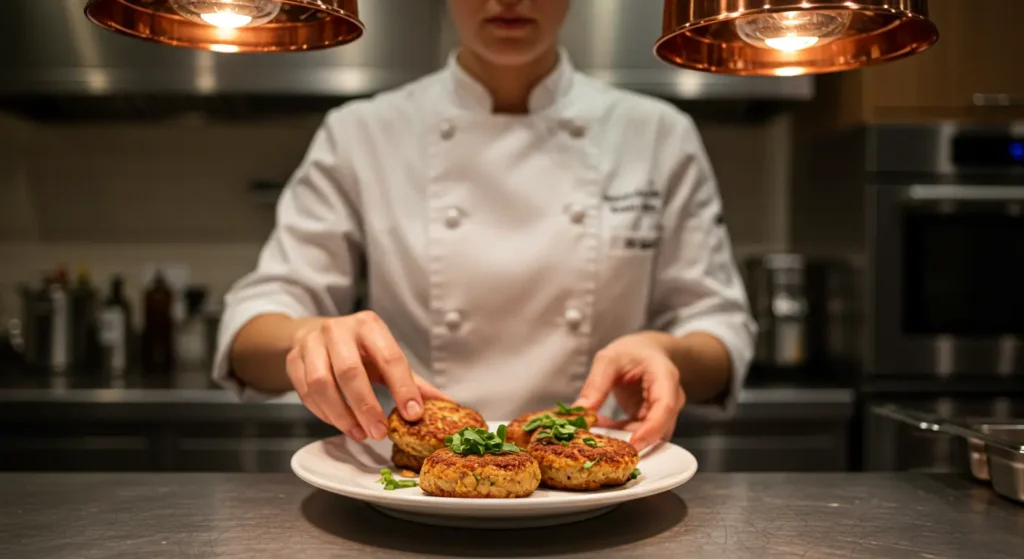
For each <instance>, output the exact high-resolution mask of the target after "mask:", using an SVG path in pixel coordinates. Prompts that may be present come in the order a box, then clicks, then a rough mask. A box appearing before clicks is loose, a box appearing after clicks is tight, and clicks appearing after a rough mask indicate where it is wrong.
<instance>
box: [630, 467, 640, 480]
mask: <svg viewBox="0 0 1024 559" xmlns="http://www.w3.org/2000/svg"><path fill="white" fill-rule="evenodd" d="M638 477H640V468H633V473H631V474H629V479H636V478H638Z"/></svg>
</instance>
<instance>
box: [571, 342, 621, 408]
mask: <svg viewBox="0 0 1024 559" xmlns="http://www.w3.org/2000/svg"><path fill="white" fill-rule="evenodd" d="M618 373H619V371H618V367H617V364H616V360H615V358H614V357H613V356H611V355H609V354H607V353H603V352H598V353H597V355H595V356H594V364H593V365H592V366H591V367H590V374H589V375H587V380H586V382H584V383H583V388H582V389H580V395H579V397H578V398H576V401H575V402H574V403H573V405H572V407H576V406H583V407H585V408H587V409H591V410H597V409H599V408H600V407H601V406H603V405H604V402H605V400H607V399H608V395H609V394H611V392H612V389H613V388H615V382H616V378H617V377H618Z"/></svg>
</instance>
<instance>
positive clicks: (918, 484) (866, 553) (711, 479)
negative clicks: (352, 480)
mask: <svg viewBox="0 0 1024 559" xmlns="http://www.w3.org/2000/svg"><path fill="white" fill-rule="evenodd" d="M0 495H3V496H4V498H3V499H2V501H0V557H33V558H38V559H44V558H52V559H65V558H67V559H71V558H74V559H81V558H88V557H104V558H111V559H115V558H120V557H132V558H135V557H145V558H147V559H162V558H172V557H174V558H176V557H194V558H247V559H248V558H258V557H301V558H302V559H318V558H321V557H332V558H337V557H360V556H371V557H422V556H431V555H433V556H458V557H470V556H475V557H484V556H500V557H517V556H518V557H523V556H526V557H540V556H552V557H553V556H576V557H595V556H597V554H598V553H600V554H601V556H606V557H638V558H644V559H648V558H652V557H672V558H680V557H683V558H686V559H702V558H712V557H713V558H723V557H727V558H730V559H746V558H752V559H765V558H803V559H810V558H815V559H828V558H840V557H842V558H848V557H858V558H874V557H878V558H883V557H884V558H886V559H902V558H908V559H909V558H915V559H917V558H923V557H925V558H960V557H963V558H969V559H978V558H982V557H984V558H985V559H1003V558H1006V559H1010V558H1014V559H1016V558H1019V557H1021V552H1022V550H1024V507H1022V506H1018V505H1016V504H1014V503H1012V502H1010V501H1007V500H1004V499H1002V498H1000V497H999V496H998V495H995V494H994V493H993V492H992V491H991V490H990V489H989V488H987V487H985V486H982V485H978V484H975V483H973V482H971V481H970V480H969V479H965V478H962V477H958V476H941V475H925V474H890V473H885V474H865V473H844V474H710V473H708V474H700V473H698V474H697V476H696V477H695V478H694V479H693V480H691V481H690V482H689V483H687V484H685V485H683V486H682V487H679V488H678V489H676V490H675V491H673V492H668V493H663V494H661V495H657V496H654V497H650V498H647V499H643V500H639V501H634V502H631V503H627V504H624V505H620V506H619V507H618V508H617V509H615V510H613V511H612V512H610V513H608V514H606V515H604V516H601V517H598V518H595V519H592V520H588V521H584V522H580V523H576V524H571V525H566V526H561V527H555V528H542V529H529V530H521V531H514V532H504V531H482V530H481V531H476V530H460V529H448V528H436V527H427V526H421V525H417V524H412V523H409V522H405V521H399V520H394V519H391V518H390V517H387V516H384V515H382V514H381V513H379V512H377V511H375V510H373V509H371V508H369V507H368V506H366V505H365V504H363V503H360V502H357V501H352V500H349V499H346V498H343V497H339V496H336V495H333V494H329V493H325V492H322V491H319V490H316V489H313V488H311V487H310V486H308V485H305V484H304V483H303V482H302V481H300V480H299V479H297V478H296V477H294V476H292V475H289V474H270V475H257V474H127V475H125V474H117V475H115V474H0Z"/></svg>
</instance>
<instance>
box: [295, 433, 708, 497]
mask: <svg viewBox="0 0 1024 559" xmlns="http://www.w3.org/2000/svg"><path fill="white" fill-rule="evenodd" d="M488 423H489V424H491V423H493V424H495V425H499V424H501V423H506V422H488ZM593 431H594V432H595V433H600V434H606V435H609V436H616V435H618V436H619V437H620V438H621V436H622V435H627V436H628V435H629V433H628V432H627V431H619V430H615V429H604V428H596V427H595V428H594V429H593ZM345 438H347V437H346V436H345V435H344V434H338V435H334V436H331V437H325V438H322V439H320V440H317V441H313V442H310V443H307V444H305V445H303V446H302V448H300V449H299V450H297V451H295V453H294V454H293V455H292V458H291V460H290V465H291V469H292V472H293V473H294V474H295V475H296V476H297V477H298V478H299V479H301V480H302V481H304V482H306V483H308V484H309V485H312V486H313V487H316V488H318V489H321V490H323V491H327V492H330V493H335V494H337V495H341V496H344V497H349V498H352V499H356V500H359V501H362V502H364V503H372V504H375V505H378V506H383V507H389V508H390V507H393V506H403V507H404V506H416V505H426V503H425V502H424V501H421V500H409V501H407V500H405V499H404V498H401V497H398V498H396V497H394V496H390V495H382V494H379V493H378V492H377V491H374V490H372V489H364V488H362V487H357V486H347V487H344V488H339V487H338V486H337V484H333V485H334V486H333V487H330V486H328V485H329V484H326V483H321V482H320V481H318V479H317V476H314V475H312V474H311V473H309V472H308V471H306V470H305V469H304V468H303V467H302V465H301V464H300V463H299V459H300V456H301V455H303V454H304V453H306V452H310V449H311V448H313V447H315V446H319V445H324V444H326V443H327V442H328V441H331V440H336V439H345ZM660 445H670V446H673V447H675V448H676V449H678V450H679V451H681V452H683V453H684V454H685V455H686V456H687V457H688V458H689V460H690V461H691V462H692V464H693V467H692V468H687V469H686V470H684V471H681V472H680V473H678V474H675V475H670V476H666V477H664V478H659V479H656V480H652V481H649V482H648V483H644V484H637V485H635V486H634V487H632V488H629V489H628V490H627V491H628V492H627V493H625V494H624V492H623V491H622V490H621V488H609V489H608V490H596V491H591V492H581V493H575V492H570V491H559V492H558V493H560V494H565V495H566V496H569V500H566V501H560V502H558V503H551V505H550V506H551V508H559V507H561V508H564V507H570V508H575V507H585V508H590V507H599V506H604V505H612V504H619V503H625V502H628V501H633V500H637V499H643V498H645V497H650V496H652V495H657V494H660V493H664V492H665V491H671V490H672V489H675V488H676V487H679V486H681V485H683V484H685V483H686V482H688V481H690V480H691V479H693V477H694V476H695V475H696V474H697V472H698V471H699V469H700V464H699V462H698V461H697V458H696V457H695V456H694V455H693V453H691V452H690V451H689V450H687V449H686V448H683V447H682V446H679V445H677V444H675V443H672V442H671V441H662V442H661V443H659V446H660ZM652 448H655V447H652ZM648 452H650V450H645V451H644V452H643V453H642V454H646V453H648ZM552 491H554V490H552ZM419 495H422V496H425V497H429V496H427V495H424V494H423V493H422V492H421V493H419ZM543 503H544V501H541V500H533V499H530V498H529V497H525V498H522V499H472V498H466V497H444V498H437V501H436V502H434V501H431V503H430V507H431V508H432V509H434V510H435V511H437V512H445V511H447V512H459V511H461V512H465V511H466V510H467V507H470V506H471V507H472V508H473V509H475V510H477V511H481V512H482V511H483V510H487V511H488V512H494V511H499V510H507V511H509V512H510V513H511V512H513V511H515V512H520V513H522V512H523V510H524V509H534V508H536V509H537V511H538V513H541V514H542V513H543V510H544V509H545V508H547V507H546V506H545V505H544V504H543Z"/></svg>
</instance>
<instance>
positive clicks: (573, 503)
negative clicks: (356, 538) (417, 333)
mask: <svg viewBox="0 0 1024 559" xmlns="http://www.w3.org/2000/svg"><path fill="white" fill-rule="evenodd" d="M502 423H505V424H507V422H493V421H492V422H489V424H490V428H491V429H492V430H494V429H497V426H498V425H501V424H502ZM593 432H595V433H600V434H603V435H608V436H612V437H616V438H620V439H623V440H628V439H629V433H627V432H625V431H614V430H609V429H602V428H599V427H595V428H594V429H593ZM291 465H292V471H294V472H295V474H296V475H297V476H299V478H301V479H302V480H304V481H305V482H306V483H309V484H310V485H312V486H314V487H318V488H320V489H323V490H325V491H330V492H332V493H337V494H339V495H344V496H346V497H350V498H353V499H358V500H360V501H364V502H366V503H369V504H370V505H372V506H374V507H375V508H377V509H378V510H380V511H382V512H384V513H386V514H389V515H391V516H394V517H397V518H402V519H406V520H412V521H416V522H421V523H426V524H435V525H444V526H466V527H477V528H523V527H532V526H548V525H554V524H564V523H567V522H574V521H578V520H584V519H586V518H592V517H594V516H597V515H599V514H602V513H604V512H607V511H609V510H611V509H612V508H614V507H615V505H618V504H620V503H624V502H626V501H632V500H634V499H640V498H643V497H648V496H651V495H656V494H658V493H662V492H664V491H668V490H670V489H674V488H676V487H678V486H680V485H682V484H684V483H686V482H687V481H689V480H690V478H692V477H693V475H694V474H695V473H697V459H696V458H694V457H693V455H692V454H690V453H689V452H688V451H686V450H685V449H683V448H681V447H679V446H676V445H674V444H671V443H661V444H659V445H657V446H655V447H652V448H650V449H647V450H645V451H644V452H642V453H641V454H640V464H639V466H638V467H639V468H640V472H641V475H640V477H639V478H637V479H635V480H632V481H630V482H629V483H627V484H626V485H624V486H622V487H614V488H608V489H601V490H598V491H588V492H582V493H573V492H567V491H554V490H551V489H545V488H543V487H541V488H539V489H537V491H535V492H534V493H533V494H532V495H530V496H529V497H526V498H523V499H455V498H448V497H432V496H429V495H426V494H425V493H423V491H422V490H421V489H420V488H419V487H413V488H410V489H398V490H395V491H386V490H385V489H384V487H383V486H381V484H380V483H378V481H377V480H378V479H379V478H380V470H381V468H391V469H392V470H394V471H395V476H396V479H403V478H401V477H399V476H398V468H395V467H394V466H393V465H392V464H391V441H390V440H387V439H385V440H383V441H367V442H365V443H359V442H356V441H353V440H352V439H349V438H348V437H345V436H337V437H332V438H329V439H324V440H321V441H317V442H315V443H311V444H308V445H306V446H305V447H303V448H301V449H299V451H298V452H296V453H295V455H294V456H292V462H291Z"/></svg>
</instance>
